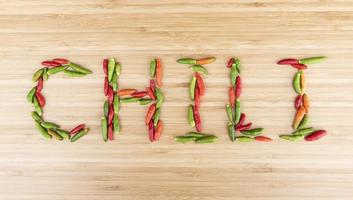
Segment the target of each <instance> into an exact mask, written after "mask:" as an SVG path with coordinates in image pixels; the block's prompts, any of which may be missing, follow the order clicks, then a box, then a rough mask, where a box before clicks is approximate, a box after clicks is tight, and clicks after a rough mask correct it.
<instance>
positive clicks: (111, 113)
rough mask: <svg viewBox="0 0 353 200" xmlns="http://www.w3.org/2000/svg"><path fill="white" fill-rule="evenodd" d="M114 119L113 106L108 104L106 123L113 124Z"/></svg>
mask: <svg viewBox="0 0 353 200" xmlns="http://www.w3.org/2000/svg"><path fill="white" fill-rule="evenodd" d="M113 119H114V106H113V104H111V105H109V112H108V124H109V125H110V124H113Z"/></svg>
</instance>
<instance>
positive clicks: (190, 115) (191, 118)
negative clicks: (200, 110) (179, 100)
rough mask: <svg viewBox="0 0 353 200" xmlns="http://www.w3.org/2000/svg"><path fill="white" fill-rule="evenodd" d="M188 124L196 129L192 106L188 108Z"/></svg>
mask: <svg viewBox="0 0 353 200" xmlns="http://www.w3.org/2000/svg"><path fill="white" fill-rule="evenodd" d="M188 122H189V124H190V126H191V127H195V118H194V109H193V106H192V105H189V108H188Z"/></svg>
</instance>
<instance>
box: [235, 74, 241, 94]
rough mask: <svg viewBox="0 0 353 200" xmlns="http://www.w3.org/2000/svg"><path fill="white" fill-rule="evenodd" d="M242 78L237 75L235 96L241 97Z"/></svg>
mask: <svg viewBox="0 0 353 200" xmlns="http://www.w3.org/2000/svg"><path fill="white" fill-rule="evenodd" d="M241 88H242V84H241V78H240V76H237V79H236V82H235V98H239V97H240V94H241Z"/></svg>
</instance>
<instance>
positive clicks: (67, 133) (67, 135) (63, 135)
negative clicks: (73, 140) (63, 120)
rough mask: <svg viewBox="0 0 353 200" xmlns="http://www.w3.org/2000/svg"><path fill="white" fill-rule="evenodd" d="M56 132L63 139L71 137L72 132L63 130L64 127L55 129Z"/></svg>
mask: <svg viewBox="0 0 353 200" xmlns="http://www.w3.org/2000/svg"><path fill="white" fill-rule="evenodd" d="M55 131H56V133H58V134H59V135H60V136H61V137H62V138H63V139H65V140H66V139H67V140H68V139H70V133H69V132H67V131H65V130H62V129H55Z"/></svg>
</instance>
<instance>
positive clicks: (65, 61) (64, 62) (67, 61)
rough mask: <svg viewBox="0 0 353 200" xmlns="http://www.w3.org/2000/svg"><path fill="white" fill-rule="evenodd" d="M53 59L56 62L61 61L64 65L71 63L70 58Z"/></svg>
mask: <svg viewBox="0 0 353 200" xmlns="http://www.w3.org/2000/svg"><path fill="white" fill-rule="evenodd" d="M53 61H54V62H56V63H60V64H62V65H66V64H69V62H70V61H69V60H68V59H65V58H54V59H53Z"/></svg>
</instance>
